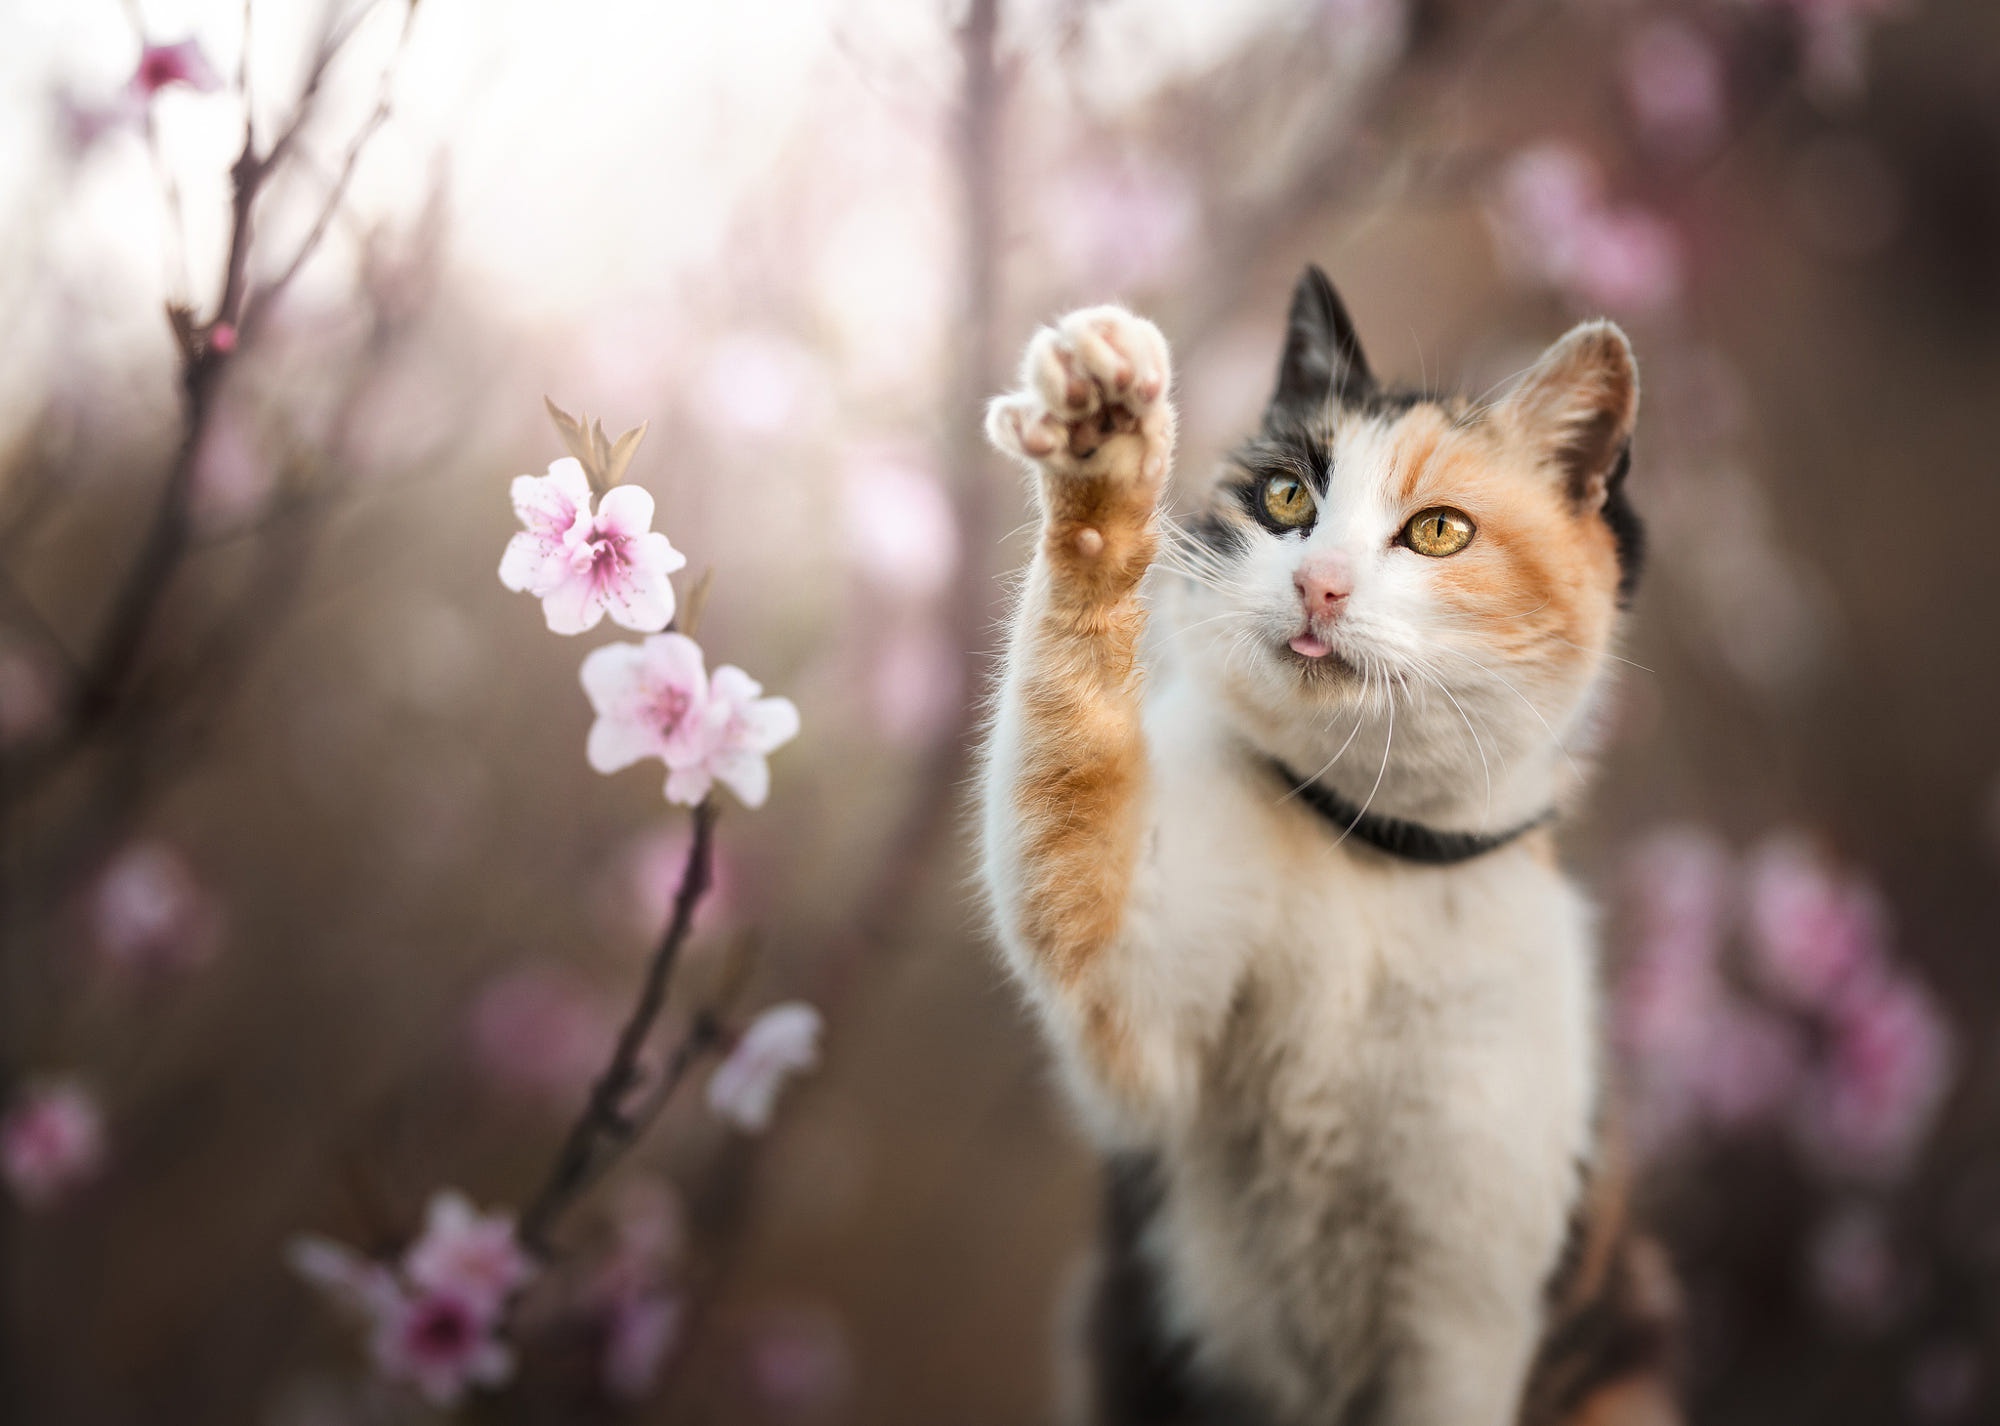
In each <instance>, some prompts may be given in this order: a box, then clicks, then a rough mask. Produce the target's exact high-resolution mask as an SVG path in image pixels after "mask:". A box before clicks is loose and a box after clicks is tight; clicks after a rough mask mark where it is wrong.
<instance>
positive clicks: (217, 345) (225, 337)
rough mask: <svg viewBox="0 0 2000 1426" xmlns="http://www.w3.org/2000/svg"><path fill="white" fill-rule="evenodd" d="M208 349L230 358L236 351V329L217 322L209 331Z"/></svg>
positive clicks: (227, 324) (225, 323)
mask: <svg viewBox="0 0 2000 1426" xmlns="http://www.w3.org/2000/svg"><path fill="white" fill-rule="evenodd" d="M208 349H209V350H210V351H212V352H215V353H217V354H218V355H221V356H228V355H229V354H230V353H231V352H233V351H235V350H236V328H235V327H233V326H231V325H230V324H229V323H227V322H217V323H216V324H215V325H214V326H213V327H210V328H209V329H208Z"/></svg>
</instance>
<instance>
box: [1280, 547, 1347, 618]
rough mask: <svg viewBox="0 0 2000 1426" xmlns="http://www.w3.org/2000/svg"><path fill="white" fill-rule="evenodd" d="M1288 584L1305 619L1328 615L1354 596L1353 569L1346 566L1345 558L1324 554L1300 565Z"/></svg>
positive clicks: (1340, 555) (1343, 556) (1328, 553)
mask: <svg viewBox="0 0 2000 1426" xmlns="http://www.w3.org/2000/svg"><path fill="white" fill-rule="evenodd" d="M1292 584H1293V587H1295V588H1296V589H1297V590H1298V591H1299V603H1301V604H1303V605H1304V606H1305V611H1306V617H1307V618H1309V619H1310V618H1312V617H1313V616H1314V615H1317V614H1332V613H1335V612H1337V611H1338V610H1339V608H1340V606H1341V603H1342V602H1343V601H1344V600H1345V599H1346V598H1347V596H1348V595H1350V594H1352V593H1353V592H1354V568H1353V566H1351V565H1350V564H1348V562H1347V556H1345V555H1343V554H1339V553H1336V552H1334V551H1328V552H1326V553H1324V554H1317V555H1314V556H1313V557H1312V558H1311V559H1309V560H1307V561H1306V562H1305V563H1304V564H1302V565H1300V566H1299V568H1298V572H1297V573H1296V574H1294V575H1293V576H1292Z"/></svg>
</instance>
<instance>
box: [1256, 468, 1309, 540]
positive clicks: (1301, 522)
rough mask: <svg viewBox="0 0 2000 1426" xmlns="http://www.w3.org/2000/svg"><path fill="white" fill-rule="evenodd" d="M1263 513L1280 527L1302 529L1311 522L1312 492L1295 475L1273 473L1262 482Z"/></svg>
mask: <svg viewBox="0 0 2000 1426" xmlns="http://www.w3.org/2000/svg"><path fill="white" fill-rule="evenodd" d="M1264 513H1265V514H1266V515H1269V516H1270V517H1271V523H1272V524H1274V525H1277V526H1278V527H1279V528H1281V529H1286V530H1299V529H1303V528H1305V527H1306V526H1307V525H1310V524H1311V523H1312V522H1313V515H1314V513H1315V509H1314V506H1313V498H1312V492H1311V491H1310V490H1307V489H1306V483H1305V482H1304V481H1303V480H1300V479H1299V478H1298V477H1297V476H1293V475H1274V476H1272V477H1271V478H1270V479H1268V480H1266V481H1265V482H1264Z"/></svg>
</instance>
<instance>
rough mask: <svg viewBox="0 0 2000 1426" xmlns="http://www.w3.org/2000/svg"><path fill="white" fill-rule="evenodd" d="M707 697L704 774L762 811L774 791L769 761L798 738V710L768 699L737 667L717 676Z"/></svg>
mask: <svg viewBox="0 0 2000 1426" xmlns="http://www.w3.org/2000/svg"><path fill="white" fill-rule="evenodd" d="M708 693H709V697H708V731H707V745H708V746H707V755H706V758H705V760H704V762H703V764H702V767H703V770H705V771H706V772H707V774H708V775H709V776H710V777H713V778H714V779H715V780H716V781H717V782H719V783H721V784H722V785H723V786H724V787H726V788H728V789H729V790H730V791H731V792H733V793H735V794H736V796H737V799H738V800H739V801H741V802H742V803H743V805H744V806H745V807H762V806H763V805H764V799H765V798H766V797H768V796H769V795H770V791H771V770H770V768H769V767H768V766H767V765H766V764H765V762H764V759H765V758H766V757H768V756H769V755H770V754H771V753H773V752H775V751H777V750H778V749H779V748H781V747H783V746H784V745H785V744H786V743H789V742H790V741H791V740H792V739H793V738H796V737H797V736H798V734H799V710H798V708H797V707H796V706H795V705H794V704H793V703H792V700H791V699H789V698H766V697H764V686H763V685H762V684H761V683H759V682H757V680H756V679H754V678H752V677H750V675H749V674H747V673H745V672H744V671H743V670H742V669H740V668H737V667H736V666H735V665H734V664H724V665H723V666H722V667H721V668H719V669H717V670H716V671H715V677H714V678H713V679H711V680H710V681H709V690H708ZM706 793H707V788H706V787H705V786H704V787H703V788H702V793H701V795H706ZM701 795H697V796H696V797H695V799H694V800H695V801H700V800H701Z"/></svg>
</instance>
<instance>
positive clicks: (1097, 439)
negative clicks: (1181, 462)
mask: <svg viewBox="0 0 2000 1426" xmlns="http://www.w3.org/2000/svg"><path fill="white" fill-rule="evenodd" d="M1171 381H1172V368H1171V363H1170V359H1169V357H1168V354H1167V341H1166V338H1165V337H1163V336H1161V335H1160V329H1159V328H1158V327H1155V326H1154V325H1153V324H1152V323H1151V322H1148V321H1147V320H1146V319H1145V318H1143V317H1136V316H1134V315H1133V314H1132V313H1130V312H1127V311H1126V310H1125V309H1124V308H1122V307H1086V308H1084V309H1082V310H1081V311H1077V312H1072V313H1070V314H1069V315H1068V316H1067V317H1064V318H1063V319H1062V320H1061V321H1059V322H1057V323H1056V324H1055V325H1054V326H1052V327H1044V328H1043V329H1042V330H1041V331H1039V332H1037V333H1036V334H1035V337H1034V339H1033V340H1032V341H1030V342H1029V343H1028V350H1027V353H1026V355H1025V356H1023V358H1022V360H1021V376H1020V383H1019V386H1018V387H1017V389H1016V390H1015V391H1014V392H1013V393H1012V394H1010V395H1007V396H1001V397H998V398H996V399H995V400H994V402H993V404H992V406H991V407H990V408H988V410H987V413H986V433H987V435H988V437H989V438H990V439H991V440H992V442H993V444H994V445H996V446H998V447H999V448H1000V449H1001V450H1004V451H1008V452H1010V453H1012V454H1014V455H1018V456H1021V457H1023V458H1024V459H1026V460H1028V461H1030V462H1032V463H1034V464H1035V465H1037V466H1039V467H1040V468H1041V469H1042V470H1044V471H1045V472H1046V473H1048V474H1050V475H1052V476H1057V477H1060V476H1063V475H1066V474H1077V475H1091V476H1102V477H1110V478H1112V479H1113V480H1119V479H1125V480H1132V481H1136V482H1138V483H1140V484H1142V485H1147V486H1150V487H1151V488H1152V489H1153V490H1155V491H1157V489H1158V487H1159V484H1160V482H1161V481H1162V480H1163V479H1164V477H1165V475H1166V467H1167V461H1168V459H1169V457H1170V456H1171V455H1172V450H1173V435H1174V415H1173V408H1172V406H1171V404H1170V403H1169V402H1168V400H1167V390H1168V387H1169V385H1170V383H1171ZM1128 437H1129V438H1130V439H1124V438H1128Z"/></svg>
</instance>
